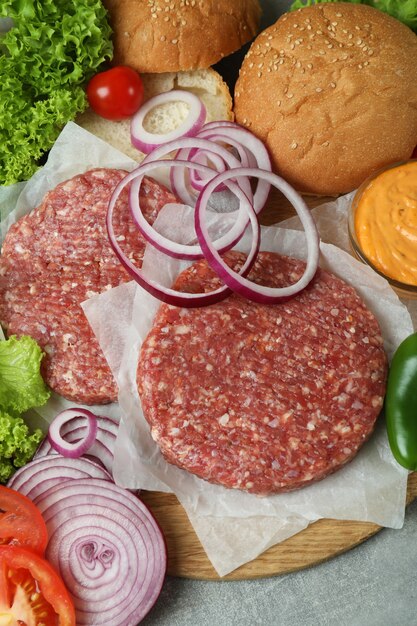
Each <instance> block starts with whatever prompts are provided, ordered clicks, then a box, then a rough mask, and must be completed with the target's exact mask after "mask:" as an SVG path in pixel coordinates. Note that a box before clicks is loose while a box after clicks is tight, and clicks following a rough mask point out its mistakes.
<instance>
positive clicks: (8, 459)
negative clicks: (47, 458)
mask: <svg viewBox="0 0 417 626" xmlns="http://www.w3.org/2000/svg"><path fill="white" fill-rule="evenodd" d="M42 357H43V353H42V350H41V349H40V347H39V346H38V344H37V343H36V341H35V340H34V339H32V338H31V337H28V336H22V337H20V338H19V339H18V338H17V337H15V336H14V335H12V336H11V337H10V338H9V339H7V340H5V341H0V483H1V482H6V481H7V480H8V479H9V478H10V476H11V475H12V474H13V473H14V472H15V471H16V469H18V468H19V467H22V466H23V465H25V464H26V463H27V462H28V461H30V460H31V458H32V457H33V455H34V453H35V451H36V449H37V447H38V445H39V443H40V442H41V441H42V439H43V437H44V435H43V433H42V431H41V430H40V429H37V430H35V431H34V432H33V433H31V432H30V430H29V428H28V426H27V425H26V423H25V422H24V419H23V418H22V416H21V414H22V413H24V412H25V411H27V410H28V409H31V408H34V407H39V406H42V405H43V404H45V402H46V401H47V400H48V399H49V397H50V391H49V389H48V388H47V386H46V385H45V383H44V381H43V378H42V376H41V374H40V365H41V361H42Z"/></svg>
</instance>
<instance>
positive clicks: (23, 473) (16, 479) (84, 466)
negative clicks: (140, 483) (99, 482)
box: [7, 454, 112, 500]
mask: <svg viewBox="0 0 417 626" xmlns="http://www.w3.org/2000/svg"><path fill="white" fill-rule="evenodd" d="M75 478H101V479H103V480H109V481H111V480H112V477H111V476H110V474H109V473H108V472H107V471H106V470H105V469H104V467H102V466H101V465H98V464H97V463H94V462H93V461H90V460H88V459H85V458H83V457H80V458H78V459H69V458H66V457H63V456H61V455H60V454H51V455H48V456H42V457H40V458H38V459H36V460H34V461H31V462H30V463H27V464H26V465H24V466H23V467H21V468H20V469H18V470H17V472H15V474H13V476H12V477H11V479H10V480H9V482H8V483H7V486H8V487H10V488H11V489H15V490H16V491H20V493H23V495H25V496H27V497H28V498H30V499H31V500H35V499H36V498H37V497H39V496H40V495H41V494H42V493H44V492H45V491H47V490H48V489H49V488H51V487H53V486H55V485H59V486H62V483H63V482H65V481H67V480H72V479H75Z"/></svg>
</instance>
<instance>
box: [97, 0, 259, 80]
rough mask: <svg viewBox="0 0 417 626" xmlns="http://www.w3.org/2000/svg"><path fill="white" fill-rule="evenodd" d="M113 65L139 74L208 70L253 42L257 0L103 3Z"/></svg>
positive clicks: (115, 0) (126, 0) (114, 0)
mask: <svg viewBox="0 0 417 626" xmlns="http://www.w3.org/2000/svg"><path fill="white" fill-rule="evenodd" d="M104 5H105V6H106V8H107V10H108V12H109V17H110V23H111V25H112V28H113V31H114V38H113V43H114V63H115V64H116V65H118V64H123V65H130V67H133V68H134V69H136V70H137V71H138V72H141V73H142V72H178V71H188V70H194V69H200V68H207V67H210V66H211V65H214V64H215V63H217V62H218V61H220V60H221V59H222V58H223V57H225V56H228V55H229V54H231V53H232V52H235V51H236V50H238V49H239V48H241V47H242V46H243V44H245V43H246V42H248V41H250V40H251V39H253V37H254V36H255V35H256V33H257V32H258V28H259V21H260V16H261V8H260V5H259V2H258V0H167V1H165V0H104Z"/></svg>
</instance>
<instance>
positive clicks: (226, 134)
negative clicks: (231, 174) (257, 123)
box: [197, 121, 272, 213]
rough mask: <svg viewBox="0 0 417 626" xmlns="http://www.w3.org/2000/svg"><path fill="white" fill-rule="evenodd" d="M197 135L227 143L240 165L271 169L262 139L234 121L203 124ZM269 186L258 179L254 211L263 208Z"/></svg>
mask: <svg viewBox="0 0 417 626" xmlns="http://www.w3.org/2000/svg"><path fill="white" fill-rule="evenodd" d="M197 137H198V138H203V139H208V140H210V141H212V142H216V143H217V142H220V143H222V144H224V143H227V144H229V145H230V146H231V147H232V148H234V149H235V150H236V152H237V153H238V155H239V160H240V167H257V168H259V169H261V170H267V171H269V172H270V171H272V164H271V159H270V156H269V153H268V150H267V149H266V147H265V145H264V144H263V143H262V141H261V140H260V139H258V137H256V135H254V134H253V133H251V132H250V131H248V130H247V129H246V128H243V127H242V126H239V125H238V124H235V123H234V122H227V121H223V122H222V121H219V122H210V123H209V124H205V125H204V126H203V128H202V129H201V131H200V132H199V133H198V135H197ZM219 173H220V172H219ZM270 188H271V185H270V184H269V182H268V181H267V180H259V182H258V185H257V188H256V191H255V193H254V197H253V206H254V209H255V211H256V213H260V212H261V211H262V209H263V208H264V206H265V204H266V201H267V199H268V195H269V190H270Z"/></svg>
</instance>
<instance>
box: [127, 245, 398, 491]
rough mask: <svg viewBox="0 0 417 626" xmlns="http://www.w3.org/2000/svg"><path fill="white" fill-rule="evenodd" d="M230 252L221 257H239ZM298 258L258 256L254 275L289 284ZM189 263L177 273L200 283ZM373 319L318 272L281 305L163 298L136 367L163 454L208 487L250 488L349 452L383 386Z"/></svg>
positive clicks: (366, 430) (310, 476) (314, 472)
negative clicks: (186, 303)
mask: <svg viewBox="0 0 417 626" xmlns="http://www.w3.org/2000/svg"><path fill="white" fill-rule="evenodd" d="M242 258H243V257H242V255H241V254H240V253H231V254H230V255H229V262H230V263H232V264H234V265H235V264H239V263H241V262H242ZM303 270H304V263H303V262H301V261H299V260H296V259H291V258H288V257H283V256H279V255H276V254H273V253H269V252H264V253H261V254H260V255H259V257H258V260H257V262H256V264H255V266H254V268H253V269H252V272H251V278H252V280H255V281H256V282H259V283H262V284H265V285H268V286H275V287H277V286H283V285H285V284H289V283H293V282H295V281H296V280H297V279H298V278H299V277H300V275H301V274H302V272H303ZM218 284H219V283H218V279H217V278H215V277H214V275H213V272H212V271H211V270H210V269H209V268H208V267H207V264H206V263H205V262H197V263H196V264H194V265H193V266H191V267H190V268H188V269H187V270H186V271H185V272H183V273H182V274H181V275H180V276H179V277H178V279H177V281H176V288H177V289H179V290H181V291H191V292H193V291H195V292H198V291H203V290H205V291H208V290H210V289H214V288H215V287H216V286H218ZM386 373H387V361H386V356H385V353H384V350H383V346H382V337H381V333H380V329H379V325H378V323H377V321H376V319H375V318H374V316H373V314H372V313H371V312H370V311H369V310H368V309H367V308H366V306H365V305H364V303H363V302H362V301H361V300H360V298H359V297H358V295H357V294H356V292H355V291H354V289H353V288H352V287H350V286H348V285H347V284H346V283H344V282H343V281H342V280H340V279H339V278H337V277H336V276H334V275H332V274H330V273H328V272H326V271H323V270H319V271H318V273H317V276H316V278H315V280H314V282H313V283H312V284H311V286H310V287H309V288H308V289H306V290H305V291H304V292H302V293H301V294H300V295H299V296H298V297H296V298H293V299H292V300H290V301H288V302H286V303H284V304H278V305H274V306H272V305H262V304H256V303H254V302H250V301H248V300H245V299H243V298H241V297H240V296H237V295H232V296H230V297H229V298H227V299H226V300H224V301H223V302H221V303H219V304H215V305H211V306H209V307H205V308H192V309H184V308H176V307H172V306H168V305H166V304H163V305H162V306H161V308H160V310H159V312H158V314H157V316H156V319H155V322H154V325H153V328H152V330H151V331H150V333H149V335H148V337H147V339H146V341H145V342H144V344H143V347H142V351H141V355H140V358H139V365H138V371H137V384H138V389H139V394H140V397H141V402H142V407H143V411H144V414H145V417H146V419H147V421H148V422H149V424H150V426H151V432H152V437H153V438H154V440H155V441H156V442H157V444H158V445H159V447H160V449H161V451H162V454H163V455H164V457H165V459H166V460H167V461H168V462H169V463H172V464H174V465H177V466H178V467H180V468H183V469H186V470H188V471H189V472H192V473H193V474H196V475H197V476H199V477H201V478H204V479H205V480H208V481H210V482H213V483H218V484H220V485H224V486H225V487H229V488H236V489H242V490H246V491H249V492H252V493H255V494H262V495H267V494H273V493H278V492H283V491H290V490H293V489H298V488H300V487H303V486H304V485H307V484H309V483H312V482H314V481H317V480H320V479H322V478H324V477H325V476H327V475H328V474H330V473H331V472H334V471H335V470H337V469H339V468H340V467H342V466H343V465H344V464H345V463H346V462H347V461H349V460H351V459H352V458H353V457H354V456H355V454H356V453H357V451H358V450H359V448H360V447H361V446H362V444H363V443H364V442H365V441H366V440H367V439H368V437H369V436H370V434H371V432H372V430H373V428H374V424H375V421H376V418H377V417H378V414H379V412H380V410H381V407H382V403H383V397H384V393H385V383H386Z"/></svg>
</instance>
